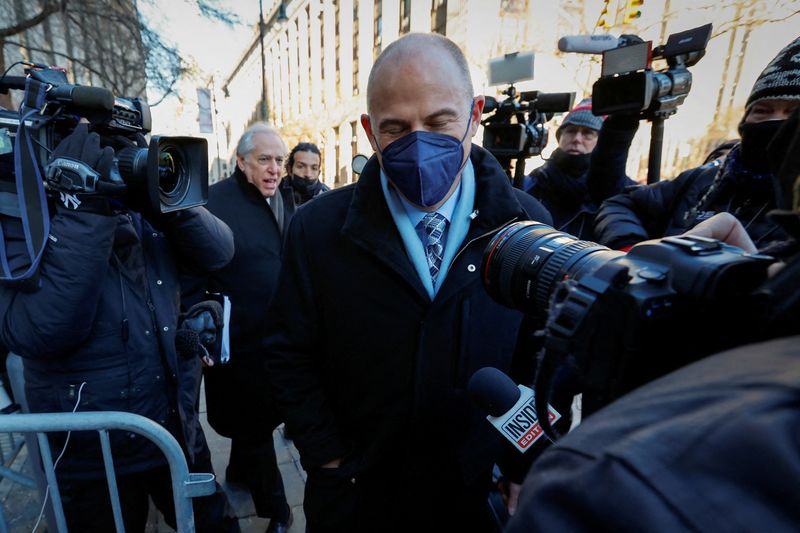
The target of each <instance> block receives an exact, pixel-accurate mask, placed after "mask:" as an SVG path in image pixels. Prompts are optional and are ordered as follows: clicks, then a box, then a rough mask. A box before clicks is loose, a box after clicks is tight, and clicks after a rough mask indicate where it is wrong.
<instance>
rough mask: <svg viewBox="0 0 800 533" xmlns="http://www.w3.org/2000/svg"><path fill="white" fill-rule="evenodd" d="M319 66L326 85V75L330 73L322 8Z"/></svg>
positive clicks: (320, 13) (320, 14) (320, 16)
mask: <svg viewBox="0 0 800 533" xmlns="http://www.w3.org/2000/svg"><path fill="white" fill-rule="evenodd" d="M319 68H320V78H321V80H322V83H323V87H324V86H325V77H326V76H327V75H328V73H327V72H325V16H324V15H323V13H322V10H320V12H319Z"/></svg>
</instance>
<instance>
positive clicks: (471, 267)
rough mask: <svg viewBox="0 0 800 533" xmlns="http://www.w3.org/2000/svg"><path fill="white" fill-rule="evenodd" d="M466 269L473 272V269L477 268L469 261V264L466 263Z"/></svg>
mask: <svg viewBox="0 0 800 533" xmlns="http://www.w3.org/2000/svg"><path fill="white" fill-rule="evenodd" d="M467 270H468V271H469V272H475V271H476V270H478V269H477V267H475V265H473V264H471V263H470V264H469V265H467Z"/></svg>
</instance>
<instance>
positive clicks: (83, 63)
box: [6, 41, 121, 96]
mask: <svg viewBox="0 0 800 533" xmlns="http://www.w3.org/2000/svg"><path fill="white" fill-rule="evenodd" d="M6 44H10V45H13V46H22V43H18V42H15V41H6ZM26 48H27V49H28V50H31V51H33V52H42V53H48V54H49V53H52V54H55V55H57V56H58V57H63V58H65V59H69V60H71V61H74V62H75V63H78V64H80V65H81V66H82V67H83V68H85V69H86V70H89V71H91V72H92V74H94V75H96V76H97V77H99V78H101V79H103V80H106V81H108V82H109V83H111V85H112V86H111V87H106V89H110V90H111V92H113V93H114V94H115V95H119V96H121V94H120V88H119V87H117V86H116V85H114V82H113V80H108V79H107V78H106V76H105V74H104V73H103V72H101V71H99V70H97V69H95V68H94V67H92V65H91V63H88V62H86V61H84V60H83V59H81V58H79V57H75V56H71V55H69V54H63V53H61V52H57V51H55V50H49V49H45V48H37V47H35V46H30V45H28V46H26Z"/></svg>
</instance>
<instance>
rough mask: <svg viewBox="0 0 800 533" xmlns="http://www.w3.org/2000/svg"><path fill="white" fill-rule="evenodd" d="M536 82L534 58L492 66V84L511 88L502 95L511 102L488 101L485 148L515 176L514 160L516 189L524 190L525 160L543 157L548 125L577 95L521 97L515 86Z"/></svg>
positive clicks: (516, 56) (512, 58)
mask: <svg viewBox="0 0 800 533" xmlns="http://www.w3.org/2000/svg"><path fill="white" fill-rule="evenodd" d="M528 79H533V54H532V53H519V52H515V53H513V54H506V55H505V56H504V57H501V58H498V59H494V60H492V61H491V62H490V63H489V83H490V84H492V85H500V84H505V83H508V84H509V86H508V87H507V88H506V89H505V90H503V91H502V94H504V95H506V96H507V98H506V99H504V100H502V101H498V100H496V99H495V98H492V97H491V96H487V97H486V104H485V106H484V108H483V112H484V113H491V115H489V116H488V117H486V118H485V119H484V120H482V121H481V124H482V125H483V127H484V129H483V147H484V148H485V149H487V150H488V151H489V152H490V153H491V154H492V155H493V156H494V157H495V158H497V160H498V161H499V162H500V164H501V165H502V167H503V168H504V169H505V170H506V172H507V173H508V174H509V177H510V176H511V171H510V169H511V160H512V159H516V160H517V161H516V163H515V167H514V186H515V187H520V186H521V184H522V178H523V175H524V169H525V159H527V158H528V157H531V156H535V155H539V154H541V153H542V150H544V148H545V146H547V138H548V134H547V128H546V127H545V122H547V121H549V120H550V119H552V118H553V114H554V113H563V112H566V111H569V110H570V109H571V108H572V102H573V100H574V99H575V93H543V92H540V91H522V92H520V93H517V89H516V87H514V83H516V82H518V81H522V80H528Z"/></svg>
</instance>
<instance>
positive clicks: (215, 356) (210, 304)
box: [175, 300, 224, 366]
mask: <svg viewBox="0 0 800 533" xmlns="http://www.w3.org/2000/svg"><path fill="white" fill-rule="evenodd" d="M223 322H224V321H223V312H222V306H221V305H220V304H219V302H217V301H215V300H206V301H203V302H199V303H196V304H195V305H193V306H192V307H190V308H189V310H188V311H187V312H186V313H184V314H183V315H181V316H180V320H179V325H178V331H177V332H176V338H175V347H176V349H177V350H178V353H179V354H180V355H181V356H183V357H185V358H187V359H188V358H191V357H194V356H200V357H201V358H202V359H203V360H204V362H205V363H206V364H207V365H209V366H211V365H213V364H214V363H218V362H219V356H220V352H221V349H222V336H221V335H220V334H221V332H222V327H223Z"/></svg>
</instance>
